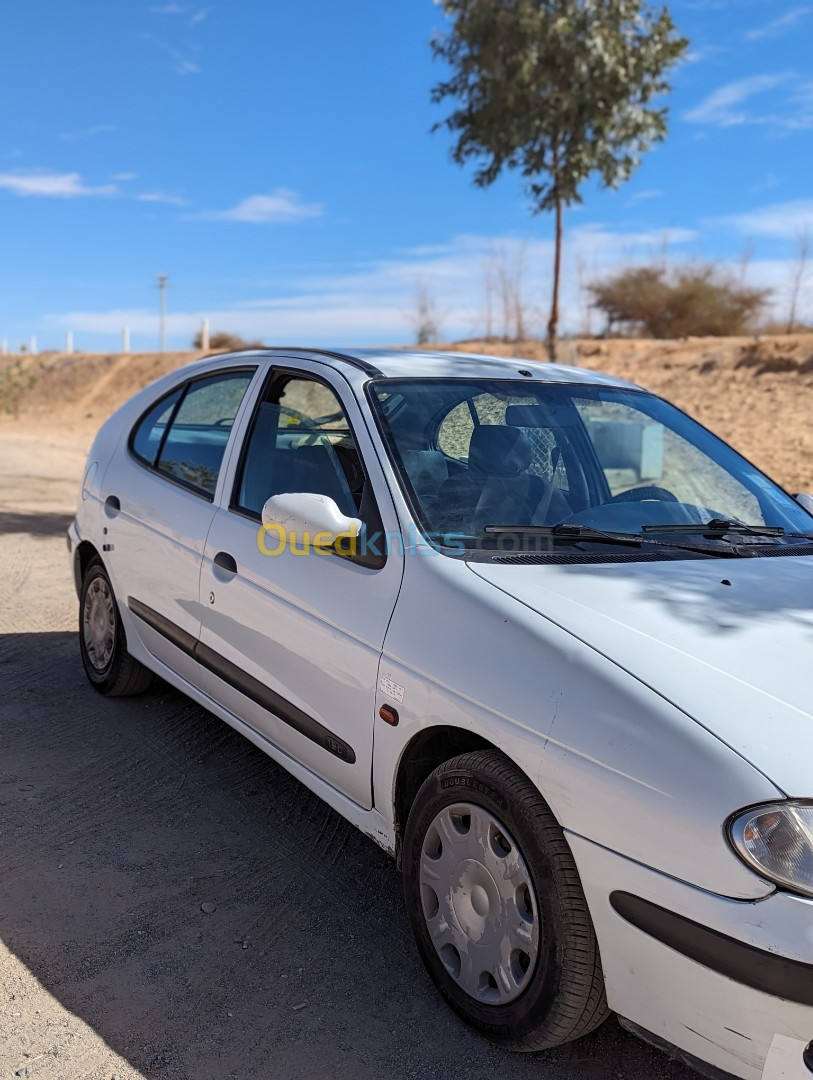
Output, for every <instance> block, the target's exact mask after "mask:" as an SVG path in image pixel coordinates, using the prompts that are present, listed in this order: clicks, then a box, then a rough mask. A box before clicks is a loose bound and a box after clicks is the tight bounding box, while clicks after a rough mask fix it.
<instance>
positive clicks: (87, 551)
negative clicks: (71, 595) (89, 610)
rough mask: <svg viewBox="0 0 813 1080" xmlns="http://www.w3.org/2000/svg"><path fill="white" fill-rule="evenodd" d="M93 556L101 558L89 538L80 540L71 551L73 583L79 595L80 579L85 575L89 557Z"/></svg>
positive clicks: (80, 589)
mask: <svg viewBox="0 0 813 1080" xmlns="http://www.w3.org/2000/svg"><path fill="white" fill-rule="evenodd" d="M94 557H95V558H97V559H101V555H100V554H99V552H98V550H97V549H96V548H95V547H94V546H93V544H91V542H90V541H89V540H82V541H81V542H80V543H79V544H77V545H76V550H75V551H74V553H73V583H74V586H75V587H76V595H77V596H80V595H81V591H82V579H83V578H84V576H85V571H86V570H87V568H88V566H89V565H90V561H91V559H93V558H94Z"/></svg>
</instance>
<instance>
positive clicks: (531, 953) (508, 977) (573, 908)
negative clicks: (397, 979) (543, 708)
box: [403, 750, 609, 1051]
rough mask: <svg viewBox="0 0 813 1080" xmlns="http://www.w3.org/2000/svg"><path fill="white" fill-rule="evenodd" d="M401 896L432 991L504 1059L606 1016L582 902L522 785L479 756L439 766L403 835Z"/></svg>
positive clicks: (552, 835)
mask: <svg viewBox="0 0 813 1080" xmlns="http://www.w3.org/2000/svg"><path fill="white" fill-rule="evenodd" d="M403 869H404V893H405V897H406V904H407V911H408V914H409V918H410V922H411V924H412V930H413V933H414V935H415V940H416V942H417V945H418V949H419V951H420V953H421V956H422V958H423V961H424V963H425V964H426V966H427V968H428V969H429V973H430V975H431V976H432V979H433V980H434V982H435V984H436V986H437V987H438V989H439V990H440V991H441V993H442V994H443V995H444V997H445V998H446V999H447V1000H448V1001H449V1002H450V1004H451V1005H452V1007H453V1008H454V1009H455V1010H456V1011H457V1012H458V1013H459V1014H460V1015H461V1016H462V1017H463V1018H464V1019H465V1020H466V1021H468V1023H470V1024H472V1025H473V1026H474V1027H476V1028H478V1029H479V1030H480V1031H481V1032H483V1034H485V1035H487V1036H489V1037H490V1038H491V1039H493V1040H494V1041H496V1042H498V1043H501V1044H502V1045H503V1046H504V1047H505V1048H506V1049H509V1050H524V1051H529V1050H543V1049H547V1048H549V1047H553V1046H559V1045H561V1044H562V1043H566V1042H570V1041H572V1040H573V1039H577V1038H579V1037H581V1036H582V1035H586V1034H588V1032H590V1031H593V1030H594V1029H595V1028H597V1027H598V1026H599V1025H600V1024H602V1023H603V1022H604V1020H605V1019H606V1018H607V1016H608V1015H609V1010H608V1007H607V999H606V996H605V993H604V978H603V974H602V970H601V961H600V959H599V952H598V943H597V941H596V937H595V932H594V930H593V925H592V922H591V920H590V914H589V911H588V909H587V901H586V900H585V897H584V892H583V890H582V887H581V883H580V881H579V876H578V872H577V870H576V865H575V863H574V861H573V856H572V854H571V852H570V848H569V847H568V845H567V842H566V840H565V838H564V834H563V833H562V830H561V828H560V827H559V825H558V823H557V822H556V820H555V818H554V817H553V815H552V813H551V811H550V810H549V808H548V806H547V805H546V803H545V802H544V800H543V799H542V797H541V795H540V794H539V792H538V791H537V789H536V788H535V787H534V786H533V784H532V783H531V782H530V781H529V780H528V778H527V777H526V776H525V775H524V774H523V773H521V772H520V771H519V770H518V769H517V768H516V767H515V766H514V765H513V764H512V763H511V762H510V761H509V760H508V759H507V758H506V757H505V756H504V755H503V754H501V753H499V752H498V751H496V750H482V751H477V752H474V753H468V754H461V755H460V756H459V757H456V758H452V759H451V760H450V761H447V762H445V763H444V764H443V765H440V766H439V767H438V768H437V769H435V771H434V772H433V773H432V774H431V775H430V776H429V778H428V779H427V780H426V782H425V783H424V785H423V787H422V788H421V790H420V791H419V793H418V795H417V797H416V799H415V803H414V805H413V807H412V810H411V812H410V815H409V819H408V821H407V826H406V832H405V836H404V855H403Z"/></svg>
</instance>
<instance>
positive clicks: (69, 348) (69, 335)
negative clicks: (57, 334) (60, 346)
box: [65, 330, 73, 353]
mask: <svg viewBox="0 0 813 1080" xmlns="http://www.w3.org/2000/svg"><path fill="white" fill-rule="evenodd" d="M65 352H66V353H72V352H73V330H66V331H65Z"/></svg>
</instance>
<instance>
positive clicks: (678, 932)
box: [610, 892, 813, 1005]
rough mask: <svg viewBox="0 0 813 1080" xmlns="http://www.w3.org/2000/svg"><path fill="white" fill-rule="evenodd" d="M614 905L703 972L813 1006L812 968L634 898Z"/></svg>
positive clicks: (620, 898) (624, 896) (620, 897)
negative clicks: (704, 969)
mask: <svg viewBox="0 0 813 1080" xmlns="http://www.w3.org/2000/svg"><path fill="white" fill-rule="evenodd" d="M610 904H611V905H612V907H613V910H614V911H615V912H617V914H619V915H620V916H621V918H622V919H625V920H626V921H627V922H628V923H631V924H632V926H635V927H636V928H637V929H638V930H642V931H643V932H644V933H645V934H649V936H650V937H653V938H655V939H656V940H657V941H660V942H662V943H663V944H664V945H668V946H669V948H670V949H674V950H675V951H676V952H679V953H681V954H682V955H683V956H687V957H688V958H689V959H690V960H694V961H695V962H696V963H698V964H702V965H703V967H707V968H709V969H710V970H712V971H716V972H718V973H719V974H720V975H725V976H726V978H728V979H733V980H734V981H735V982H738V983H742V985H743V986H749V987H750V988H751V989H752V990H759V991H761V992H762V993H763V994H770V995H771V996H772V997H778V998H783V999H784V1000H785V1001H796V1002H798V1003H799V1004H800V1005H813V964H803V963H802V962H801V961H800V960H791V959H789V958H788V957H786V956H778V955H777V954H776V953H769V952H765V950H764V949H757V948H756V947H755V946H753V945H746V944H745V943H744V942H742V941H737V939H736V938H732V937H728V935H727V934H721V933H720V932H719V931H718V930H711V929H709V927H707V926H702V925H701V924H700V923H696V922H693V921H692V920H691V919H687V918H685V917H684V916H683V915H676V914H675V913H674V912H673V911H667V910H666V908H662V907H659V906H658V905H657V904H652V903H650V901H649V900H642V899H641V898H640V897H639V896H633V895H632V894H631V893H626V892H614V893H612V894H611V896H610Z"/></svg>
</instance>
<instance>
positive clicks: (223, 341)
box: [192, 330, 265, 352]
mask: <svg viewBox="0 0 813 1080" xmlns="http://www.w3.org/2000/svg"><path fill="white" fill-rule="evenodd" d="M192 344H193V345H194V346H195V348H196V349H202V348H203V338H202V336H201V332H200V331H198V332H197V334H195V340H194V341H193V342H192ZM209 348H210V349H211V350H212V352H242V351H243V350H244V349H264V348H265V344H264V342H262V341H245V340H244V339H243V338H241V337H240V335H239V334H230V333H228V331H226V330H215V332H214V333H213V334H210V335H209Z"/></svg>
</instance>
